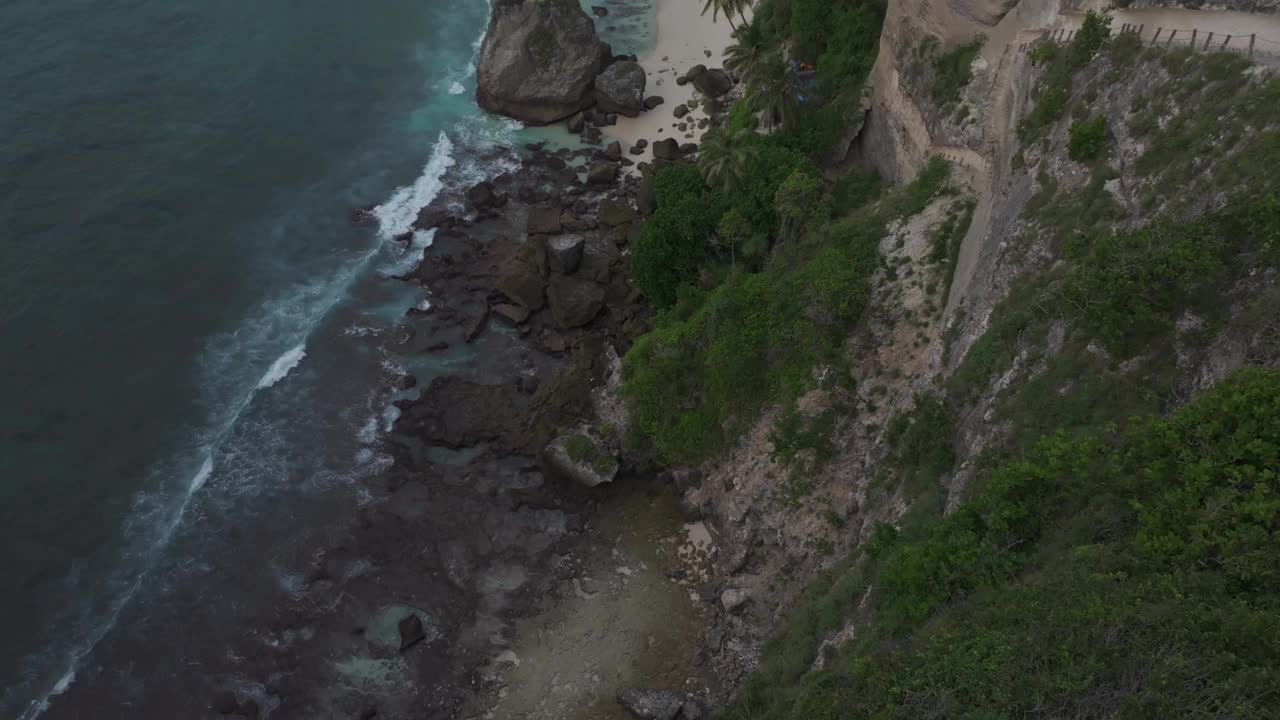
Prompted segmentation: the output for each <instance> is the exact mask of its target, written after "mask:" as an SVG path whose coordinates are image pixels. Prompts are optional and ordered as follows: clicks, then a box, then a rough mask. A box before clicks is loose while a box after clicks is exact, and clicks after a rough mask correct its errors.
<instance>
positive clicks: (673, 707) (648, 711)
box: [618, 688, 684, 720]
mask: <svg viewBox="0 0 1280 720" xmlns="http://www.w3.org/2000/svg"><path fill="white" fill-rule="evenodd" d="M618 704H619V705H622V707H623V709H625V710H626V711H627V712H629V713H631V714H632V715H633V716H635V717H637V718H640V720H675V717H676V715H678V714H679V713H680V709H681V708H682V707H684V701H683V700H681V699H680V698H679V697H678V696H677V695H676V694H675V693H672V692H667V691H666V690H649V689H644V688H630V689H627V690H623V691H622V692H620V693H618Z"/></svg>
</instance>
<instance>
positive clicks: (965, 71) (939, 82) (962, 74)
mask: <svg viewBox="0 0 1280 720" xmlns="http://www.w3.org/2000/svg"><path fill="white" fill-rule="evenodd" d="M984 42H986V38H985V37H982V36H978V38H977V39H975V40H974V41H973V42H970V43H966V44H964V45H961V46H959V47H957V48H955V49H954V50H951V51H949V52H946V53H943V54H942V55H939V56H938V57H936V58H934V61H933V82H932V83H931V84H930V85H929V95H931V96H932V97H933V99H934V100H936V101H937V102H938V103H939V104H940V105H943V106H946V105H949V104H950V103H953V102H957V101H959V100H960V91H961V90H964V88H965V86H967V85H968V84H969V80H970V79H971V78H972V76H973V61H974V60H975V59H977V57H978V52H979V51H980V50H982V44H983V43H984Z"/></svg>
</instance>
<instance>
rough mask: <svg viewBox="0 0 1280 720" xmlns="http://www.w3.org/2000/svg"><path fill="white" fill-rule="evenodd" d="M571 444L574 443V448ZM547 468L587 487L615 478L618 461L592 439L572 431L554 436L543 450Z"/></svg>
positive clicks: (611, 480)
mask: <svg viewBox="0 0 1280 720" xmlns="http://www.w3.org/2000/svg"><path fill="white" fill-rule="evenodd" d="M570 444H574V447H573V448H572V451H571V450H570ZM542 460H543V462H544V463H545V467H546V469H547V471H548V472H549V473H550V474H552V475H556V476H558V477H562V478H564V479H566V480H571V481H573V482H576V483H578V484H579V485H585V486H586V487H596V486H597V485H603V484H605V483H609V482H613V479H614V477H616V476H617V474H618V461H617V459H615V458H614V457H613V456H612V455H610V454H609V453H608V452H606V451H605V450H604V449H603V448H601V447H600V446H599V445H598V444H597V443H596V442H595V441H594V440H593V439H591V438H590V437H588V436H587V435H585V434H583V433H578V432H572V433H568V434H565V435H561V436H559V437H557V438H556V439H555V440H552V441H551V442H550V443H549V444H548V445H547V447H546V448H545V449H544V450H543V451H542Z"/></svg>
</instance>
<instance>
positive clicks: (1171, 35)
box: [1164, 28, 1178, 47]
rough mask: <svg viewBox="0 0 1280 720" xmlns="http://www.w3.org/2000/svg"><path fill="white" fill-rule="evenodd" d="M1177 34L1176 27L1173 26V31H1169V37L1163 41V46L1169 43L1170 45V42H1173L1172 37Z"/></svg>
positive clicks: (1167, 45)
mask: <svg viewBox="0 0 1280 720" xmlns="http://www.w3.org/2000/svg"><path fill="white" fill-rule="evenodd" d="M1177 34H1178V31H1177V29H1176V28H1175V29H1174V31H1173V32H1171V33H1169V39H1168V40H1166V41H1165V42H1164V46H1165V47H1169V46H1170V45H1172V44H1173V37H1174V36H1175V35H1177Z"/></svg>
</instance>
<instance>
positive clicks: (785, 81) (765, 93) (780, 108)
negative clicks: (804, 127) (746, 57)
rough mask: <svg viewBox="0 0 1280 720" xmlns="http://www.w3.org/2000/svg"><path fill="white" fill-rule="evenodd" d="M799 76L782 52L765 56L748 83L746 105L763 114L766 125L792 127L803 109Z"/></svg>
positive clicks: (770, 126) (769, 126)
mask: <svg viewBox="0 0 1280 720" xmlns="http://www.w3.org/2000/svg"><path fill="white" fill-rule="evenodd" d="M802 92H803V89H802V88H801V87H800V79H799V78H798V77H797V76H796V72H795V70H794V69H793V68H792V67H791V64H790V63H788V62H787V61H786V60H785V59H784V58H783V57H782V55H781V54H780V53H774V54H773V55H772V56H771V57H767V58H763V59H761V61H760V62H759V63H757V65H756V67H755V71H754V72H753V73H752V78H751V84H750V85H749V86H748V87H747V106H748V107H750V108H751V109H752V110H754V111H755V112H757V113H761V114H762V115H763V118H764V124H765V127H768V128H770V129H772V128H776V127H779V126H781V127H784V128H785V127H791V126H792V125H794V124H795V121H796V117H797V116H798V115H799V113H800V95H801V93H802Z"/></svg>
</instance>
